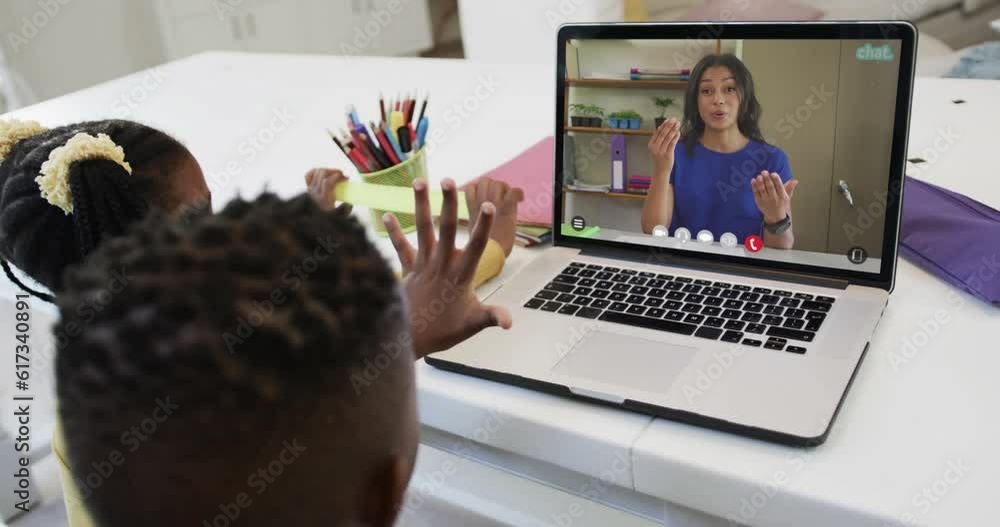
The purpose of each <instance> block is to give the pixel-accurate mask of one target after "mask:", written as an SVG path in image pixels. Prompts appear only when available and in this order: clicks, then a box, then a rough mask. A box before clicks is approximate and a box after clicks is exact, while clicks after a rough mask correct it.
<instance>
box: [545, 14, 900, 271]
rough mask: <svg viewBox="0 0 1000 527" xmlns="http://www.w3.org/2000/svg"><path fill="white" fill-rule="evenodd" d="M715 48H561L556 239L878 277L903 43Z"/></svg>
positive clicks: (653, 44) (690, 43)
mask: <svg viewBox="0 0 1000 527" xmlns="http://www.w3.org/2000/svg"><path fill="white" fill-rule="evenodd" d="M724 36H726V35H724V34H720V38H697V39H695V38H678V39H651V38H642V39H612V38H603V37H602V38H567V39H564V40H561V45H565V62H564V63H561V64H560V66H561V67H560V73H561V75H563V76H564V80H563V82H562V83H561V90H562V91H563V93H562V95H563V97H561V98H560V99H561V102H562V103H563V105H564V107H563V108H562V109H561V110H563V111H562V112H560V113H561V114H562V116H563V117H564V119H563V121H564V122H563V124H562V130H563V137H562V171H561V185H562V187H561V188H562V194H561V200H562V204H561V215H560V216H561V217H560V219H561V222H562V227H561V229H560V232H561V234H562V235H563V236H566V237H572V238H586V239H592V240H603V241H606V242H613V243H627V244H632V245H641V246H650V247H653V248H663V249H673V250H677V251H689V252H696V253H705V254H712V255H722V256H727V257H731V258H728V259H732V258H737V259H744V260H748V259H753V260H766V261H767V262H780V263H784V264H791V265H793V266H794V265H802V266H809V267H811V268H825V269H838V270H847V271H855V272H858V273H864V274H869V273H870V274H873V275H878V274H879V273H880V272H882V271H884V268H883V258H886V257H894V245H893V247H892V248H891V249H889V250H888V252H890V253H893V254H888V255H887V254H885V252H886V248H887V244H885V241H886V232H887V229H886V227H887V223H889V224H890V225H889V227H890V229H889V230H892V231H895V229H896V224H897V223H898V219H897V217H895V216H892V212H893V210H894V209H897V210H898V208H897V207H894V206H895V205H898V204H896V203H893V202H894V201H897V200H898V195H899V188H898V185H899V181H900V179H901V178H900V177H899V176H897V177H896V178H895V180H896V181H895V182H894V183H893V184H890V180H891V178H890V173H891V168H892V167H891V164H892V154H893V147H894V144H893V139H894V133H895V131H896V127H897V126H898V125H899V123H898V122H897V120H896V112H897V97H898V96H899V95H900V94H898V93H897V91H900V87H901V86H904V87H905V86H909V85H908V84H906V83H903V84H901V83H900V75H901V66H900V64H901V55H902V54H903V49H902V45H903V43H902V41H901V40H898V39H892V38H848V39H844V38H836V39H833V38H817V39H805V38H802V39H796V38H788V37H787V35H786V36H784V37H783V38H777V39H769V38H721V37H724ZM903 95H904V96H905V97H907V99H906V100H907V101H908V97H909V94H908V93H905V94H903ZM905 122H906V121H905V119H904V120H903V123H904V131H905ZM903 135H905V134H903ZM897 147H898V145H897ZM900 170H901V168H900ZM558 208H559V205H558V204H557V209H558ZM892 237H893V238H894V237H895V234H892ZM894 241H895V240H894V239H893V242H894ZM890 245H892V244H890Z"/></svg>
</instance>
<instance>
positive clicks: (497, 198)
mask: <svg viewBox="0 0 1000 527" xmlns="http://www.w3.org/2000/svg"><path fill="white" fill-rule="evenodd" d="M521 201H524V191H522V190H521V189H519V188H514V187H511V186H510V185H508V184H507V183H504V182H503V181H497V180H494V179H490V178H488V177H482V178H479V180H478V181H476V182H475V183H474V184H470V185H468V186H467V187H465V202H466V204H467V205H468V206H469V218H478V217H479V212H480V211H481V210H482V207H483V205H485V204H486V203H492V204H493V206H494V207H496V211H497V214H496V218H495V219H494V221H493V228H492V229H491V230H490V238H492V239H493V241H495V242H497V243H499V244H500V247H503V252H504V253H505V254H506V255H507V256H510V251H511V250H512V249H513V248H514V234H515V232H516V231H517V204H518V203H520V202H521Z"/></svg>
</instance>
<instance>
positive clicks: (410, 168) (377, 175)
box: [361, 148, 427, 235]
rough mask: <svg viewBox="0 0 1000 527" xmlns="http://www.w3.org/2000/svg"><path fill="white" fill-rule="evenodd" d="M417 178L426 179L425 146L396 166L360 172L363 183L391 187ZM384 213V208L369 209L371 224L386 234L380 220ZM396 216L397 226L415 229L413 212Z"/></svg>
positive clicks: (407, 184)
mask: <svg viewBox="0 0 1000 527" xmlns="http://www.w3.org/2000/svg"><path fill="white" fill-rule="evenodd" d="M419 178H423V179H424V180H425V181H426V180H427V148H421V149H420V150H418V151H417V153H416V154H413V156H412V157H410V158H409V159H407V160H406V161H403V162H402V163H400V164H398V165H396V166H393V167H390V168H387V169H385V170H379V171H378V172H371V173H369V174H361V179H362V180H363V181H364V182H365V183H370V184H374V185H389V186H393V187H409V186H411V185H412V184H413V181H414V180H415V179H419ZM385 213H386V211H384V210H378V209H372V210H371V218H372V226H373V227H374V228H375V232H376V233H378V234H379V235H387V234H388V233H387V232H386V229H385V223H383V222H382V216H384V215H385ZM396 218H397V219H398V220H399V226H400V227H402V229H403V232H406V233H409V232H413V231H414V230H416V228H417V219H416V216H414V215H413V214H396Z"/></svg>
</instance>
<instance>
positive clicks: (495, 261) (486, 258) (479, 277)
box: [472, 239, 507, 287]
mask: <svg viewBox="0 0 1000 527" xmlns="http://www.w3.org/2000/svg"><path fill="white" fill-rule="evenodd" d="M506 261H507V255H506V254H505V253H504V252H503V247H500V244H499V243H497V242H496V241H494V240H492V239H491V240H489V241H488V242H486V249H485V250H484V251H483V257H482V258H480V259H479V266H478V267H476V276H475V277H474V278H473V279H472V286H473V287H479V286H481V285H483V284H484V283H486V282H487V281H489V280H490V279H491V278H493V277H495V276H496V275H498V274H500V271H503V264H504V263H506Z"/></svg>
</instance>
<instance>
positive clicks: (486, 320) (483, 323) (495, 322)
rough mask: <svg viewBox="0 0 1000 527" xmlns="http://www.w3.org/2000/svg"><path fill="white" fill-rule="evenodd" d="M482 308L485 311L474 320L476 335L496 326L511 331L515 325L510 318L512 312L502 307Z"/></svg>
mask: <svg viewBox="0 0 1000 527" xmlns="http://www.w3.org/2000/svg"><path fill="white" fill-rule="evenodd" d="M482 307H483V309H482V310H481V311H480V313H479V314H478V316H476V318H475V319H474V320H473V327H474V328H475V332H476V333H478V332H480V331H482V330H484V329H487V328H491V327H494V326H499V327H501V328H503V329H510V328H511V326H513V325H514V324H513V320H512V318H511V316H510V311H507V309H506V308H503V307H500V306H482Z"/></svg>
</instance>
